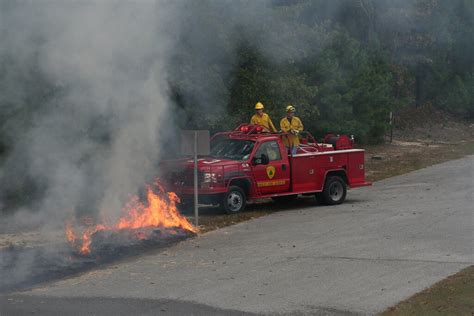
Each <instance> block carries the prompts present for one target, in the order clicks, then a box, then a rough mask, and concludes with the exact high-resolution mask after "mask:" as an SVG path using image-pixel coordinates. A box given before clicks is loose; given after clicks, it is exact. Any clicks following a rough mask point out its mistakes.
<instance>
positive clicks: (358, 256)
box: [0, 156, 474, 315]
mask: <svg viewBox="0 0 474 316" xmlns="http://www.w3.org/2000/svg"><path fill="white" fill-rule="evenodd" d="M473 166H474V156H470V157H467V158H464V159H460V160H455V161H451V162H447V163H444V164H440V165H436V166H433V167H430V168H426V169H422V170H419V171H416V172H412V173H410V174H407V175H403V176H399V177H395V178H391V179H387V180H385V181H381V182H377V183H375V185H374V186H373V187H371V188H363V189H358V190H353V191H350V192H349V193H348V199H347V202H346V203H345V204H343V205H340V206H333V207H326V206H324V207H323V206H316V207H311V208H305V209H298V210H291V211H284V212H279V213H274V214H272V215H269V216H265V217H262V218H259V219H255V220H252V221H248V222H244V223H240V224H238V225H234V226H231V227H227V228H224V229H220V230H217V231H213V232H210V233H207V234H204V235H201V236H199V237H197V238H194V239H190V240H186V241H183V242H181V243H179V244H177V245H175V246H173V247H170V248H168V249H166V250H164V251H163V250H161V251H157V252H156V253H153V254H148V255H146V256H142V257H139V258H135V259H133V260H128V261H126V262H122V263H120V264H115V265H110V266H107V267H104V268H103V269H98V270H95V271H91V272H88V273H85V274H83V275H80V276H77V277H73V278H69V279H65V280H61V281H58V282H56V283H52V284H48V285H44V286H42V287H38V288H35V289H33V290H31V291H28V292H23V293H16V294H10V295H6V296H3V297H0V315H15V314H26V313H30V312H34V313H36V314H48V315H54V314H69V315H73V314H81V315H83V314H88V313H90V314H117V315H121V314H124V315H125V314H127V315H128V314H135V315H139V314H150V315H156V314H163V315H172V314H176V315H178V314H194V315H212V314H220V315H221V314H229V315H233V314H236V315H240V314H241V313H244V312H248V313H271V314H275V313H277V314H321V315H331V314H336V315H348V314H367V313H368V314H372V313H377V312H380V311H382V310H384V309H386V308H387V307H389V306H391V305H393V304H396V303H397V302H399V301H401V300H403V299H405V298H407V297H409V296H411V295H413V294H414V293H417V292H419V291H421V290H423V289H424V288H426V287H428V286H430V285H432V284H433V283H435V282H437V281H439V280H441V279H443V278H445V277H447V276H448V275H451V274H454V273H456V272H458V271H459V270H461V269H463V268H464V267H466V266H469V265H472V264H474V249H473V245H474V215H473Z"/></svg>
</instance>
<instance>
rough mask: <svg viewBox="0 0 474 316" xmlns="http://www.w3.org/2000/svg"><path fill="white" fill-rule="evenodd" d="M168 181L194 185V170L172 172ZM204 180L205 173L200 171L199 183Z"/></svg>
mask: <svg viewBox="0 0 474 316" xmlns="http://www.w3.org/2000/svg"><path fill="white" fill-rule="evenodd" d="M167 180H168V181H167V182H168V183H172V184H174V185H175V186H186V187H187V186H193V185H194V171H193V170H190V171H179V172H171V173H169V175H168V177H167ZM203 180H204V174H203V173H202V172H198V183H202V182H203Z"/></svg>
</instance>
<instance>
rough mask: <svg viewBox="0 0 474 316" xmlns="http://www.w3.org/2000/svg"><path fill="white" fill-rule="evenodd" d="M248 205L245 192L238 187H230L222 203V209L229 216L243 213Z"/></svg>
mask: <svg viewBox="0 0 474 316" xmlns="http://www.w3.org/2000/svg"><path fill="white" fill-rule="evenodd" d="M246 203H247V197H246V196H245V192H244V190H242V189H241V188H240V187H238V186H230V187H229V190H228V191H227V193H226V194H225V195H224V199H223V201H222V208H223V209H224V211H225V212H226V213H227V214H235V213H239V212H241V211H242V210H243V209H244V208H245V205H246Z"/></svg>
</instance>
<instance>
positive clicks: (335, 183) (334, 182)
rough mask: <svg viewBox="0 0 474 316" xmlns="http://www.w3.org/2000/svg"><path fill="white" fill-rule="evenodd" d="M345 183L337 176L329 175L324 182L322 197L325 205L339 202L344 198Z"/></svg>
mask: <svg viewBox="0 0 474 316" xmlns="http://www.w3.org/2000/svg"><path fill="white" fill-rule="evenodd" d="M346 194H347V184H346V182H345V181H344V180H343V179H342V178H341V177H338V176H330V177H328V178H327V180H326V183H325V184H324V190H323V193H322V198H323V201H324V204H326V205H336V204H341V203H342V202H344V200H345V199H346Z"/></svg>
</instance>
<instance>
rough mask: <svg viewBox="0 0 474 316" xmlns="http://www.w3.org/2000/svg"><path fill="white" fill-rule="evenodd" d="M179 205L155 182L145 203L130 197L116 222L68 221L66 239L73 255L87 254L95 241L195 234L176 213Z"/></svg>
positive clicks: (185, 220)
mask: <svg viewBox="0 0 474 316" xmlns="http://www.w3.org/2000/svg"><path fill="white" fill-rule="evenodd" d="M179 202H180V201H179V198H178V196H177V195H176V194H175V193H173V192H165V190H164V188H163V187H162V186H161V185H160V184H159V182H158V181H156V182H155V184H154V185H148V186H147V188H146V197H145V199H144V201H143V199H140V198H139V197H138V196H136V195H135V196H132V197H131V198H130V201H129V202H128V203H127V204H126V205H125V206H124V208H123V210H122V216H121V217H120V218H119V219H118V220H117V221H115V223H112V224H111V223H108V222H107V220H106V219H104V218H102V219H101V220H100V221H97V220H94V219H93V218H91V217H84V218H81V219H80V220H79V221H75V220H70V221H67V222H66V224H65V234H66V238H67V240H68V242H69V244H70V245H71V247H72V248H73V249H74V251H75V252H76V253H78V254H81V255H90V254H91V252H92V250H91V247H92V243H93V240H94V238H101V239H102V242H104V241H103V239H106V240H109V241H113V242H114V243H117V242H119V243H129V242H130V241H136V240H149V239H154V238H160V236H163V234H166V235H176V234H178V233H179V232H178V231H181V232H189V233H196V232H197V231H198V229H197V228H196V227H194V226H193V225H192V224H191V223H190V222H189V221H188V220H187V219H186V218H185V217H184V216H182V215H181V214H180V213H179V211H178V209H177V207H176V204H177V203H179ZM99 236H100V237H99Z"/></svg>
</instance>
